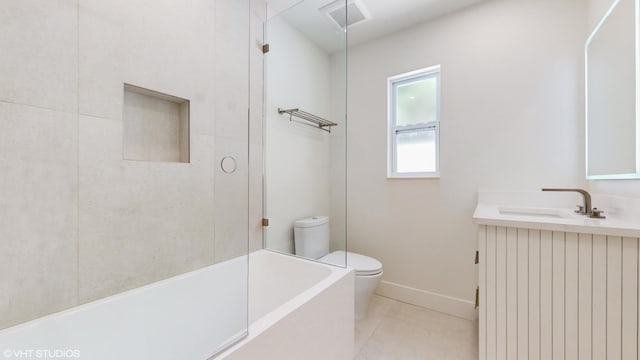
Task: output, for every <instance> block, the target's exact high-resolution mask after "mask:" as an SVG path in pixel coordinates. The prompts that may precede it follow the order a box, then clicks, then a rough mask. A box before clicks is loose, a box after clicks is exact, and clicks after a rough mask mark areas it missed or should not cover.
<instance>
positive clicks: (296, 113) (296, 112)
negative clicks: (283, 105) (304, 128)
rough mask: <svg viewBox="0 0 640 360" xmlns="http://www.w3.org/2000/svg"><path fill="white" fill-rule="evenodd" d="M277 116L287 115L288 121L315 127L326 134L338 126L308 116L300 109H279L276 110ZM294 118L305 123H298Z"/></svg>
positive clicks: (308, 114) (314, 116) (319, 118)
mask: <svg viewBox="0 0 640 360" xmlns="http://www.w3.org/2000/svg"><path fill="white" fill-rule="evenodd" d="M278 114H289V121H296V122H299V123H301V124H305V125H309V126H313V127H317V128H319V129H320V130H324V131H326V132H331V127H332V126H337V125H338V124H336V123H334V122H331V121H329V120H327V119H323V118H321V117H319V116H316V115H313V114H310V113H308V112H306V111H302V110H300V109H280V108H278ZM294 117H297V118H300V119H302V120H305V121H306V122H303V121H299V120H296V119H294Z"/></svg>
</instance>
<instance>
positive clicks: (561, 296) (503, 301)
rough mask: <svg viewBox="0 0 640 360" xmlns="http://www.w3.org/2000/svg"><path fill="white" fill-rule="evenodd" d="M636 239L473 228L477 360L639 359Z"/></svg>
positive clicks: (510, 228)
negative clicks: (476, 259) (475, 231)
mask: <svg viewBox="0 0 640 360" xmlns="http://www.w3.org/2000/svg"><path fill="white" fill-rule="evenodd" d="M638 242H639V238H638V237H624V236H608V235H602V234H589V233H578V232H567V231H557V229H555V230H544V229H530V228H521V227H510V226H498V225H491V224H480V225H478V246H479V260H480V261H479V269H478V270H479V283H480V292H479V305H480V306H479V311H480V312H479V326H480V331H479V336H480V339H479V344H480V357H479V358H480V360H494V359H498V360H500V359H509V360H511V359H541V360H542V359H544V360H546V359H576V360H577V359H580V360H586V359H593V360H600V359H633V360H637V359H638V355H639V354H640V342H639V341H638V328H639V322H638V316H639V314H640V305H639V302H638V290H639V284H638V280H639V279H640V267H639V258H640V254H639V250H640V248H639V243H638Z"/></svg>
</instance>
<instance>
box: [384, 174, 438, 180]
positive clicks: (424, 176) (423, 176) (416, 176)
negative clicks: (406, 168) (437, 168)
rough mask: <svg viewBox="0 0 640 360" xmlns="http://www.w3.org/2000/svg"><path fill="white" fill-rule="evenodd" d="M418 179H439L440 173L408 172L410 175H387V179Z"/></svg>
mask: <svg viewBox="0 0 640 360" xmlns="http://www.w3.org/2000/svg"><path fill="white" fill-rule="evenodd" d="M419 179H436V180H438V179H440V174H410V175H399V174H394V175H387V180H419Z"/></svg>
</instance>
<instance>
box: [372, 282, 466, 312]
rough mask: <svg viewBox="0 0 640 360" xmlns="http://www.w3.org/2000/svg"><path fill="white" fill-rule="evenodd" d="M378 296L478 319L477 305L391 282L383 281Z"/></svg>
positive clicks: (377, 292)
mask: <svg viewBox="0 0 640 360" xmlns="http://www.w3.org/2000/svg"><path fill="white" fill-rule="evenodd" d="M376 294H378V295H382V296H385V297H388V298H391V299H394V300H398V301H402V302H405V303H408V304H411V305H416V306H422V307H424V308H427V309H431V310H435V311H439V312H442V313H445V314H449V315H454V316H458V317H461V318H464V319H468V320H474V319H475V318H477V317H478V315H477V312H476V310H475V308H474V306H475V304H474V303H473V302H472V301H468V300H462V299H458V298H454V297H451V296H447V295H442V294H436V293H432V292H429V291H425V290H420V289H416V288H412V287H409V286H405V285H400V284H396V283H392V282H389V281H384V280H383V281H381V282H380V285H378V289H377V290H376Z"/></svg>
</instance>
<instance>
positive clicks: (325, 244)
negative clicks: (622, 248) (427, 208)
mask: <svg viewBox="0 0 640 360" xmlns="http://www.w3.org/2000/svg"><path fill="white" fill-rule="evenodd" d="M294 239H295V249H296V255H298V256H302V257H305V258H308V259H315V260H318V261H321V262H324V263H327V264H333V265H338V266H344V261H345V252H344V251H342V250H338V251H334V252H332V253H329V217H328V216H314V217H312V218H308V219H302V220H298V221H296V222H295V225H294ZM346 259H347V266H348V267H350V268H352V269H354V270H355V272H356V284H355V288H356V289H355V290H356V293H355V318H356V320H357V319H362V318H363V317H364V315H365V313H366V311H367V305H368V304H369V298H371V295H372V294H373V292H374V291H375V290H376V287H377V286H378V283H380V279H381V278H382V264H381V263H380V261H378V260H376V259H374V258H371V257H369V256H365V255H361V254H356V253H352V252H346Z"/></svg>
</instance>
